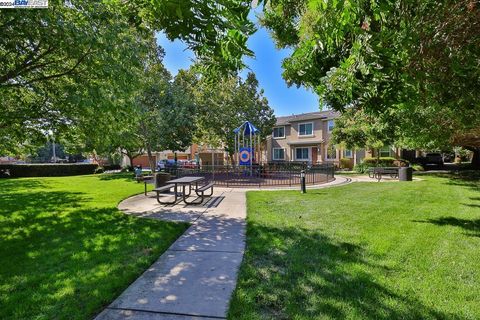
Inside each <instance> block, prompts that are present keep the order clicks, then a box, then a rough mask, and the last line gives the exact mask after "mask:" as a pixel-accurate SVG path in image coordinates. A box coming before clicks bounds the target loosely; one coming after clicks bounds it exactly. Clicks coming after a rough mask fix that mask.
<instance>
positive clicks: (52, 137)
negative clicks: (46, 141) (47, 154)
mask: <svg viewBox="0 0 480 320" xmlns="http://www.w3.org/2000/svg"><path fill="white" fill-rule="evenodd" d="M48 135H49V136H50V139H52V158H53V162H54V163H56V162H57V152H56V150H55V136H54V135H53V131H52V130H48Z"/></svg>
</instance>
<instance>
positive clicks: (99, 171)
mask: <svg viewBox="0 0 480 320" xmlns="http://www.w3.org/2000/svg"><path fill="white" fill-rule="evenodd" d="M104 172H105V169H104V168H102V167H97V168H96V169H95V172H94V173H95V174H99V173H104Z"/></svg>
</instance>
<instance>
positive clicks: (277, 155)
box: [273, 148, 285, 160]
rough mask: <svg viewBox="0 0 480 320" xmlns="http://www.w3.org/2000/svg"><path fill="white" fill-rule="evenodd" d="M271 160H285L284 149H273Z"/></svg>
mask: <svg viewBox="0 0 480 320" xmlns="http://www.w3.org/2000/svg"><path fill="white" fill-rule="evenodd" d="M273 160H285V149H282V148H273Z"/></svg>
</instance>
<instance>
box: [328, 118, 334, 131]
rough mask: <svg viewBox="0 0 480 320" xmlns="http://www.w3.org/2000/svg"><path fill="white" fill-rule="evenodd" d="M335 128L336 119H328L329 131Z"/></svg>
mask: <svg viewBox="0 0 480 320" xmlns="http://www.w3.org/2000/svg"><path fill="white" fill-rule="evenodd" d="M330 122H332V128H331V129H330ZM333 128H335V120H334V119H330V120H327V131H328V132H332V131H333Z"/></svg>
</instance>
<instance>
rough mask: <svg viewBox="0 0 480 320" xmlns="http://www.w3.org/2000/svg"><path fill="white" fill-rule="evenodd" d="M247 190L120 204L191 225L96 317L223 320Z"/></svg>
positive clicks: (239, 252)
mask: <svg viewBox="0 0 480 320" xmlns="http://www.w3.org/2000/svg"><path fill="white" fill-rule="evenodd" d="M349 182H350V180H349V179H347V178H344V177H339V178H337V179H336V180H335V181H333V182H330V183H328V184H323V185H319V186H314V187H309V188H326V187H331V186H335V185H341V184H345V183H349ZM297 189H298V187H297ZM247 190H253V189H236V188H229V189H225V188H215V193H214V195H213V197H212V198H211V199H210V200H209V201H208V202H206V203H205V204H203V205H188V206H187V205H185V204H183V203H180V204H176V205H172V206H162V205H159V204H158V203H157V201H156V199H155V196H154V194H153V193H149V195H148V196H147V197H146V196H145V195H143V194H141V195H137V196H133V197H131V198H128V199H126V200H124V201H122V202H121V203H120V204H119V206H118V207H119V209H120V210H122V211H124V212H125V213H126V214H131V215H135V216H139V217H144V218H149V219H161V220H168V221H183V222H189V223H191V224H192V225H191V226H190V228H189V229H187V231H186V232H185V233H184V234H183V235H182V236H181V237H180V238H178V239H177V241H175V242H174V243H173V244H172V245H171V246H170V248H169V249H168V250H167V251H166V252H165V253H164V254H163V255H162V256H161V257H160V258H159V259H158V260H157V261H156V262H155V263H154V264H153V265H152V266H150V268H149V269H148V270H147V271H145V272H144V273H143V274H142V275H141V276H140V277H139V278H138V279H137V280H135V281H134V282H133V283H132V284H131V285H130V286H129V287H128V288H127V289H126V290H125V291H124V292H123V293H122V294H121V295H120V296H119V297H118V298H117V299H116V300H115V301H114V302H113V303H111V304H110V305H109V306H108V307H107V308H106V309H105V310H104V311H103V312H102V313H100V314H99V315H98V316H97V317H96V319H98V320H107V319H108V320H113V319H115V320H117V319H148V320H193V319H202V320H208V319H225V318H226V316H227V311H228V303H229V301H230V297H231V295H232V292H233V290H234V289H235V285H236V282H237V273H238V270H239V268H240V264H241V262H242V258H243V253H244V250H245V228H246V225H245V218H246V199H245V191H247ZM256 190H258V189H256ZM262 190H266V189H262ZM283 190H284V189H283Z"/></svg>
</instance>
